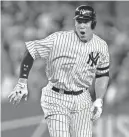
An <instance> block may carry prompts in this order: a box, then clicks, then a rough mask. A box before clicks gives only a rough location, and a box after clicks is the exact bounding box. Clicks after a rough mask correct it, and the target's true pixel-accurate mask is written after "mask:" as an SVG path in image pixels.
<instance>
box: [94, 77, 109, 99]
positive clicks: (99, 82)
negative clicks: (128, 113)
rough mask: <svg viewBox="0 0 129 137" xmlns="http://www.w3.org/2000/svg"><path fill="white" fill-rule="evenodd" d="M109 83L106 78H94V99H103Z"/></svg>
mask: <svg viewBox="0 0 129 137" xmlns="http://www.w3.org/2000/svg"><path fill="white" fill-rule="evenodd" d="M108 82H109V77H108V76H103V77H99V78H96V80H95V92H96V98H101V99H103V98H104V95H105V93H106V91H107V86H108Z"/></svg>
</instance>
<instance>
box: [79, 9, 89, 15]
mask: <svg viewBox="0 0 129 137" xmlns="http://www.w3.org/2000/svg"><path fill="white" fill-rule="evenodd" d="M90 12H91V11H88V10H84V9H81V10H80V14H82V15H85V16H89V14H90Z"/></svg>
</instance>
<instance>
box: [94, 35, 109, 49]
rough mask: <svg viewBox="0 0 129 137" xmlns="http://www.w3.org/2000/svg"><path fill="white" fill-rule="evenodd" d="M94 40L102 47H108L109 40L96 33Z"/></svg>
mask: <svg viewBox="0 0 129 137" xmlns="http://www.w3.org/2000/svg"><path fill="white" fill-rule="evenodd" d="M94 42H95V43H96V44H97V45H98V46H99V47H101V48H108V45H107V42H106V41H105V40H104V39H102V38H101V37H99V36H98V35H96V34H94Z"/></svg>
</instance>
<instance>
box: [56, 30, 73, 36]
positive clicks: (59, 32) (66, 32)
mask: <svg viewBox="0 0 129 137" xmlns="http://www.w3.org/2000/svg"><path fill="white" fill-rule="evenodd" d="M72 33H74V30H69V31H58V32H55V34H56V35H67V34H72Z"/></svg>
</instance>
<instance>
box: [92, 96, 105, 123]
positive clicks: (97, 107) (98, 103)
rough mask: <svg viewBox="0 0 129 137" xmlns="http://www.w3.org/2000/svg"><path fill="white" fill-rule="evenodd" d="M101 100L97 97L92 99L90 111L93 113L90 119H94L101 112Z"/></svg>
mask: <svg viewBox="0 0 129 137" xmlns="http://www.w3.org/2000/svg"><path fill="white" fill-rule="evenodd" d="M102 106H103V100H102V99H100V98H98V99H96V100H95V101H94V103H93V105H92V107H91V112H92V113H93V117H92V121H95V120H97V119H99V118H100V116H101V114H102Z"/></svg>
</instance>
